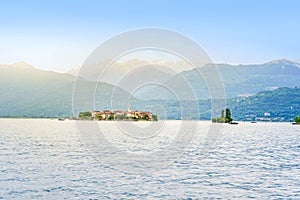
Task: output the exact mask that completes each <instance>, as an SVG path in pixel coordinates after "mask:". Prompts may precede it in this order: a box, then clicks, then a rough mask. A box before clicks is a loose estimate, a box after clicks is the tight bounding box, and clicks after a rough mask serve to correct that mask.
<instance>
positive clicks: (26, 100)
mask: <svg viewBox="0 0 300 200" xmlns="http://www.w3.org/2000/svg"><path fill="white" fill-rule="evenodd" d="M217 67H218V68H219V70H220V72H221V75H222V77H223V79H224V83H225V87H226V92H227V104H228V107H229V108H230V109H231V110H232V113H233V117H234V118H235V119H237V120H245V119H247V118H249V119H250V120H252V119H254V118H255V117H260V118H263V117H265V116H264V113H266V112H269V113H270V115H271V117H272V118H278V119H277V120H284V121H287V120H289V119H290V118H293V117H294V116H295V115H300V111H299V108H300V89H298V88H294V87H295V86H298V85H299V84H300V68H299V64H297V63H294V62H290V61H287V60H278V61H272V62H269V63H266V64H263V65H243V66H233V65H221V64H219V65H217ZM204 69H205V68H204ZM206 69H209V65H207V66H206ZM177 76H180V77H181V78H182V77H184V78H186V79H189V81H190V83H192V85H194V89H195V93H196V94H197V97H198V98H199V101H198V102H197V103H198V104H199V107H200V112H201V117H200V119H210V117H211V116H210V109H211V106H210V100H209V99H208V98H209V96H208V92H207V89H206V87H205V85H204V86H202V85H201V84H198V83H199V82H200V83H201V82H203V84H204V81H203V79H202V78H201V77H200V78H199V75H198V74H197V73H196V72H195V71H194V70H190V71H184V72H181V73H180V74H177V75H176V76H173V77H172V78H171V79H170V80H166V81H167V82H166V84H178V79H177ZM75 78H76V77H74V76H72V75H70V74H62V73H55V72H51V71H43V70H38V69H36V68H34V67H33V66H31V65H29V64H26V63H22V62H21V63H15V64H12V65H0V94H1V98H0V117H64V116H65V117H66V116H72V115H73V113H72V94H73V87H74V81H75ZM176 81H177V82H176ZM78 84H80V85H82V86H84V88H90V89H94V87H95V83H94V82H90V81H87V80H84V79H81V78H79V79H78ZM198 86H199V87H198ZM172 87H174V86H172ZM180 87H181V86H180V85H177V88H178V89H180ZM277 87H278V89H277ZM288 87H289V88H288ZM292 88H293V89H292ZM266 90H267V91H266ZM113 91H114V94H117V96H116V98H115V99H116V101H114V105H113V106H114V107H113V109H121V110H124V109H126V108H127V106H128V104H131V106H132V108H134V109H139V110H151V111H153V112H155V113H156V114H158V115H159V116H160V117H161V118H167V119H181V113H180V112H181V110H180V103H179V101H178V100H176V99H174V98H168V97H170V96H171V95H172V93H171V92H169V93H166V92H165V91H160V90H159V89H158V88H156V90H153V88H152V89H150V90H148V93H144V94H143V95H144V96H139V95H141V94H139V95H137V96H138V97H140V99H138V98H135V97H130V94H128V93H127V92H126V91H125V90H123V89H120V88H118V87H115V86H113V85H111V84H108V83H101V84H100V85H99V87H98V88H97V90H96V91H95V96H91V98H94V97H95V100H96V102H95V107H91V106H90V105H85V104H84V101H83V104H82V105H80V107H79V108H77V110H75V112H79V111H84V110H93V109H94V108H96V109H101V110H103V109H110V108H111V97H112V94H113ZM262 91H263V92H262ZM185 92H186V91H184V90H182V91H181V93H182V94H181V95H182V96H185ZM254 93H256V94H254ZM241 94H249V95H248V96H247V95H245V96H242V95H241ZM250 94H251V95H250ZM253 94H254V95H253ZM86 95H88V94H86V93H84V92H82V93H78V94H77V96H78V97H85V96H86ZM147 95H148V96H147ZM153 95H157V96H156V99H152V100H149V99H147V97H153ZM239 95H241V96H239ZM173 96H174V95H173ZM173 96H172V97H173ZM128 97H130V98H131V99H130V102H128V101H127V100H128ZM186 97H189V96H188V94H187V95H186ZM200 98H202V99H200ZM150 99H151V98H150ZM181 105H182V110H183V111H184V113H185V114H186V115H185V119H198V117H197V113H196V112H195V111H194V110H193V108H191V106H189V105H190V102H189V98H187V99H185V101H184V102H183V103H182V104H181ZM74 114H75V115H76V114H77V113H74Z"/></svg>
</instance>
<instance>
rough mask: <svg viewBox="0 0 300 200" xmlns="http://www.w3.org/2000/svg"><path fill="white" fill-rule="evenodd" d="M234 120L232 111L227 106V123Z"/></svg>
mask: <svg viewBox="0 0 300 200" xmlns="http://www.w3.org/2000/svg"><path fill="white" fill-rule="evenodd" d="M231 121H232V118H231V112H230V109H229V108H226V111H225V122H226V123H229V122H231Z"/></svg>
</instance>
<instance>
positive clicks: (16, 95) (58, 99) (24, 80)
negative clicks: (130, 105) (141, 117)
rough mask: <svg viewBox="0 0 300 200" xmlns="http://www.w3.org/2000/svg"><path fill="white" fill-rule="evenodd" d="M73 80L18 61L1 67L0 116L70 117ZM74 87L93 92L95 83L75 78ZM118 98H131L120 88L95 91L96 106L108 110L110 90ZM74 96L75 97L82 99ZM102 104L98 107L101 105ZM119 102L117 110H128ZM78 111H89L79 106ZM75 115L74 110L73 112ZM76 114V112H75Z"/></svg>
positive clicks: (108, 85)
mask: <svg viewBox="0 0 300 200" xmlns="http://www.w3.org/2000/svg"><path fill="white" fill-rule="evenodd" d="M74 81H75V77H74V76H72V75H69V74H62V73H55V72H51V71H43V70H38V69H36V68H34V67H32V66H31V65H29V64H27V63H24V62H20V63H15V64H12V65H0V93H1V98H0V116H2V117H3V116H14V117H63V116H72V114H73V113H72V94H73V87H74ZM77 81H78V82H77V84H79V85H81V86H84V87H85V88H86V89H90V90H94V88H95V83H93V82H89V81H86V80H83V79H78V80H77ZM114 90H115V92H116V93H117V94H119V95H120V96H124V97H125V96H126V97H128V96H130V95H129V94H128V93H126V92H125V91H123V90H121V89H120V88H115V87H114V86H112V85H110V84H107V83H101V84H99V87H98V88H97V90H96V92H95V99H96V102H95V107H96V108H99V107H100V105H101V108H102V109H104V108H109V107H110V102H111V96H112V91H114ZM84 95H86V94H84V91H83V92H82V94H77V96H78V97H80V96H84ZM100 103H101V104H100ZM122 103H123V102H122V101H121V100H120V101H117V102H116V107H118V106H119V107H122V108H124V107H125V108H127V105H122ZM81 109H83V110H84V109H86V110H88V109H92V108H91V107H84V106H83V107H81ZM76 112H77V111H76ZM74 114H75V115H76V113H74Z"/></svg>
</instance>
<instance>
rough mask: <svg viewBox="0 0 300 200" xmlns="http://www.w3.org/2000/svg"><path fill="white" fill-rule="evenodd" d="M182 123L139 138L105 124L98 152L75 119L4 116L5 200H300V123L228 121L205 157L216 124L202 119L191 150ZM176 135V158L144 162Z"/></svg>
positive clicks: (0, 195)
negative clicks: (183, 136) (181, 133)
mask: <svg viewBox="0 0 300 200" xmlns="http://www.w3.org/2000/svg"><path fill="white" fill-rule="evenodd" d="M89 123H92V122H82V126H89ZM126 123H137V124H135V125H134V126H141V127H143V126H148V125H149V124H147V123H151V122H141V123H140V122H126ZM180 123H181V122H180V121H168V122H167V124H166V125H165V129H162V132H163V134H162V135H158V136H156V135H153V136H151V137H149V138H147V137H146V138H134V137H132V136H128V135H127V136H121V135H118V134H116V133H115V128H114V123H113V122H99V123H98V125H99V127H104V128H106V130H108V131H107V132H105V137H104V138H105V139H106V140H107V141H109V143H110V145H111V146H109V145H108V144H107V143H103V144H102V143H101V145H99V146H100V147H101V148H100V150H99V151H96V150H95V149H91V148H90V147H89V146H87V145H86V144H84V143H83V141H84V139H83V138H82V137H83V135H82V133H81V134H78V131H77V128H76V126H75V122H74V121H68V120H66V121H57V120H50V119H0V170H1V172H0V199H121V198H125V199H187V198H191V199H199V198H200V199H247V198H257V199H285V198H287V199H300V126H292V125H291V124H289V123H256V124H251V123H244V122H241V123H240V124H238V125H227V124H226V125H224V127H223V129H222V132H221V133H220V135H219V136H218V140H217V141H216V144H215V146H214V148H213V149H211V150H210V151H209V153H207V154H206V155H205V156H203V151H202V150H203V147H205V145H204V144H205V143H203V142H204V139H205V137H204V136H203V135H205V134H204V133H205V130H207V129H208V128H207V127H208V126H209V124H210V123H209V122H200V123H199V124H200V126H199V127H198V128H197V130H194V133H193V136H194V137H193V140H192V141H191V143H190V145H188V146H187V145H186V144H185V145H184V146H185V147H186V148H182V146H181V145H180V143H181V142H183V140H178V139H176V138H175V137H174V135H172V133H173V132H174V133H175V132H176V127H178V126H180ZM131 125H132V124H131ZM126 126H127V125H124V127H126ZM129 127H130V126H129ZM164 133H166V134H164ZM135 136H136V135H135ZM98 139H99V138H98ZM174 140H176V141H175V144H178V145H177V146H176V145H175V146H174V147H175V148H176V147H177V148H179V147H180V148H182V149H177V151H176V152H177V154H178V152H181V154H180V155H177V156H175V157H172V159H173V160H168V162H163V161H164V160H163V159H164V158H165V157H162V159H160V157H159V156H157V157H155V159H156V160H153V163H156V162H157V163H158V160H160V161H161V162H160V164H161V163H163V165H162V166H160V168H153V165H151V163H147V162H145V163H139V162H140V160H139V159H138V157H139V156H141V155H142V156H141V157H145V158H146V157H148V156H150V155H153V154H154V155H160V154H159V153H157V154H156V153H155V151H157V152H159V150H160V148H161V147H160V146H163V145H165V147H166V146H168V145H169V144H170V143H172V141H174ZM137 141H138V142H137ZM185 142H186V141H185ZM99 144H100V143H99ZM93 145H95V144H93ZM106 145H108V146H106ZM96 146H97V145H96ZM97 148H98V147H97ZM97 148H96V149H97ZM114 148H116V149H122V150H123V152H124V150H125V152H127V154H126V155H127V156H128V157H126V156H125V157H124V156H123V157H120V156H119V157H118V156H117V155H118V151H117V150H116V151H114V152H112V150H111V149H114ZM178 150H179V151H178ZM134 152H137V154H134ZM147 152H148V153H149V152H150V154H147ZM153 152H154V153H153ZM170 152H172V150H170V151H168V152H167V153H170ZM151 153H152V154H151ZM129 155H131V156H129ZM135 155H136V157H135ZM102 158H105V159H102ZM135 158H136V159H135ZM153 158H154V157H153ZM151 159H152V158H151ZM135 162H136V163H135ZM118 163H121V165H118ZM147 166H149V167H147ZM153 169H154V170H153ZM133 172H135V173H133Z"/></svg>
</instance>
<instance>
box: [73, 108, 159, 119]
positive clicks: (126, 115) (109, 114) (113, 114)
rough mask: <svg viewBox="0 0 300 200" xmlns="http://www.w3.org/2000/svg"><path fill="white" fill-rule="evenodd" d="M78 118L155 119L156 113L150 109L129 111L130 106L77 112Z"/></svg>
mask: <svg viewBox="0 0 300 200" xmlns="http://www.w3.org/2000/svg"><path fill="white" fill-rule="evenodd" d="M78 119H79V120H96V121H101V120H106V121H107V120H109V121H114V120H116V121H120V120H124V121H157V120H158V117H157V115H154V114H152V113H151V112H150V111H138V110H134V111H131V108H130V106H129V107H128V109H127V111H121V110H115V111H110V110H103V111H100V110H95V111H92V112H91V111H84V112H80V113H79V118H78Z"/></svg>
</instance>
